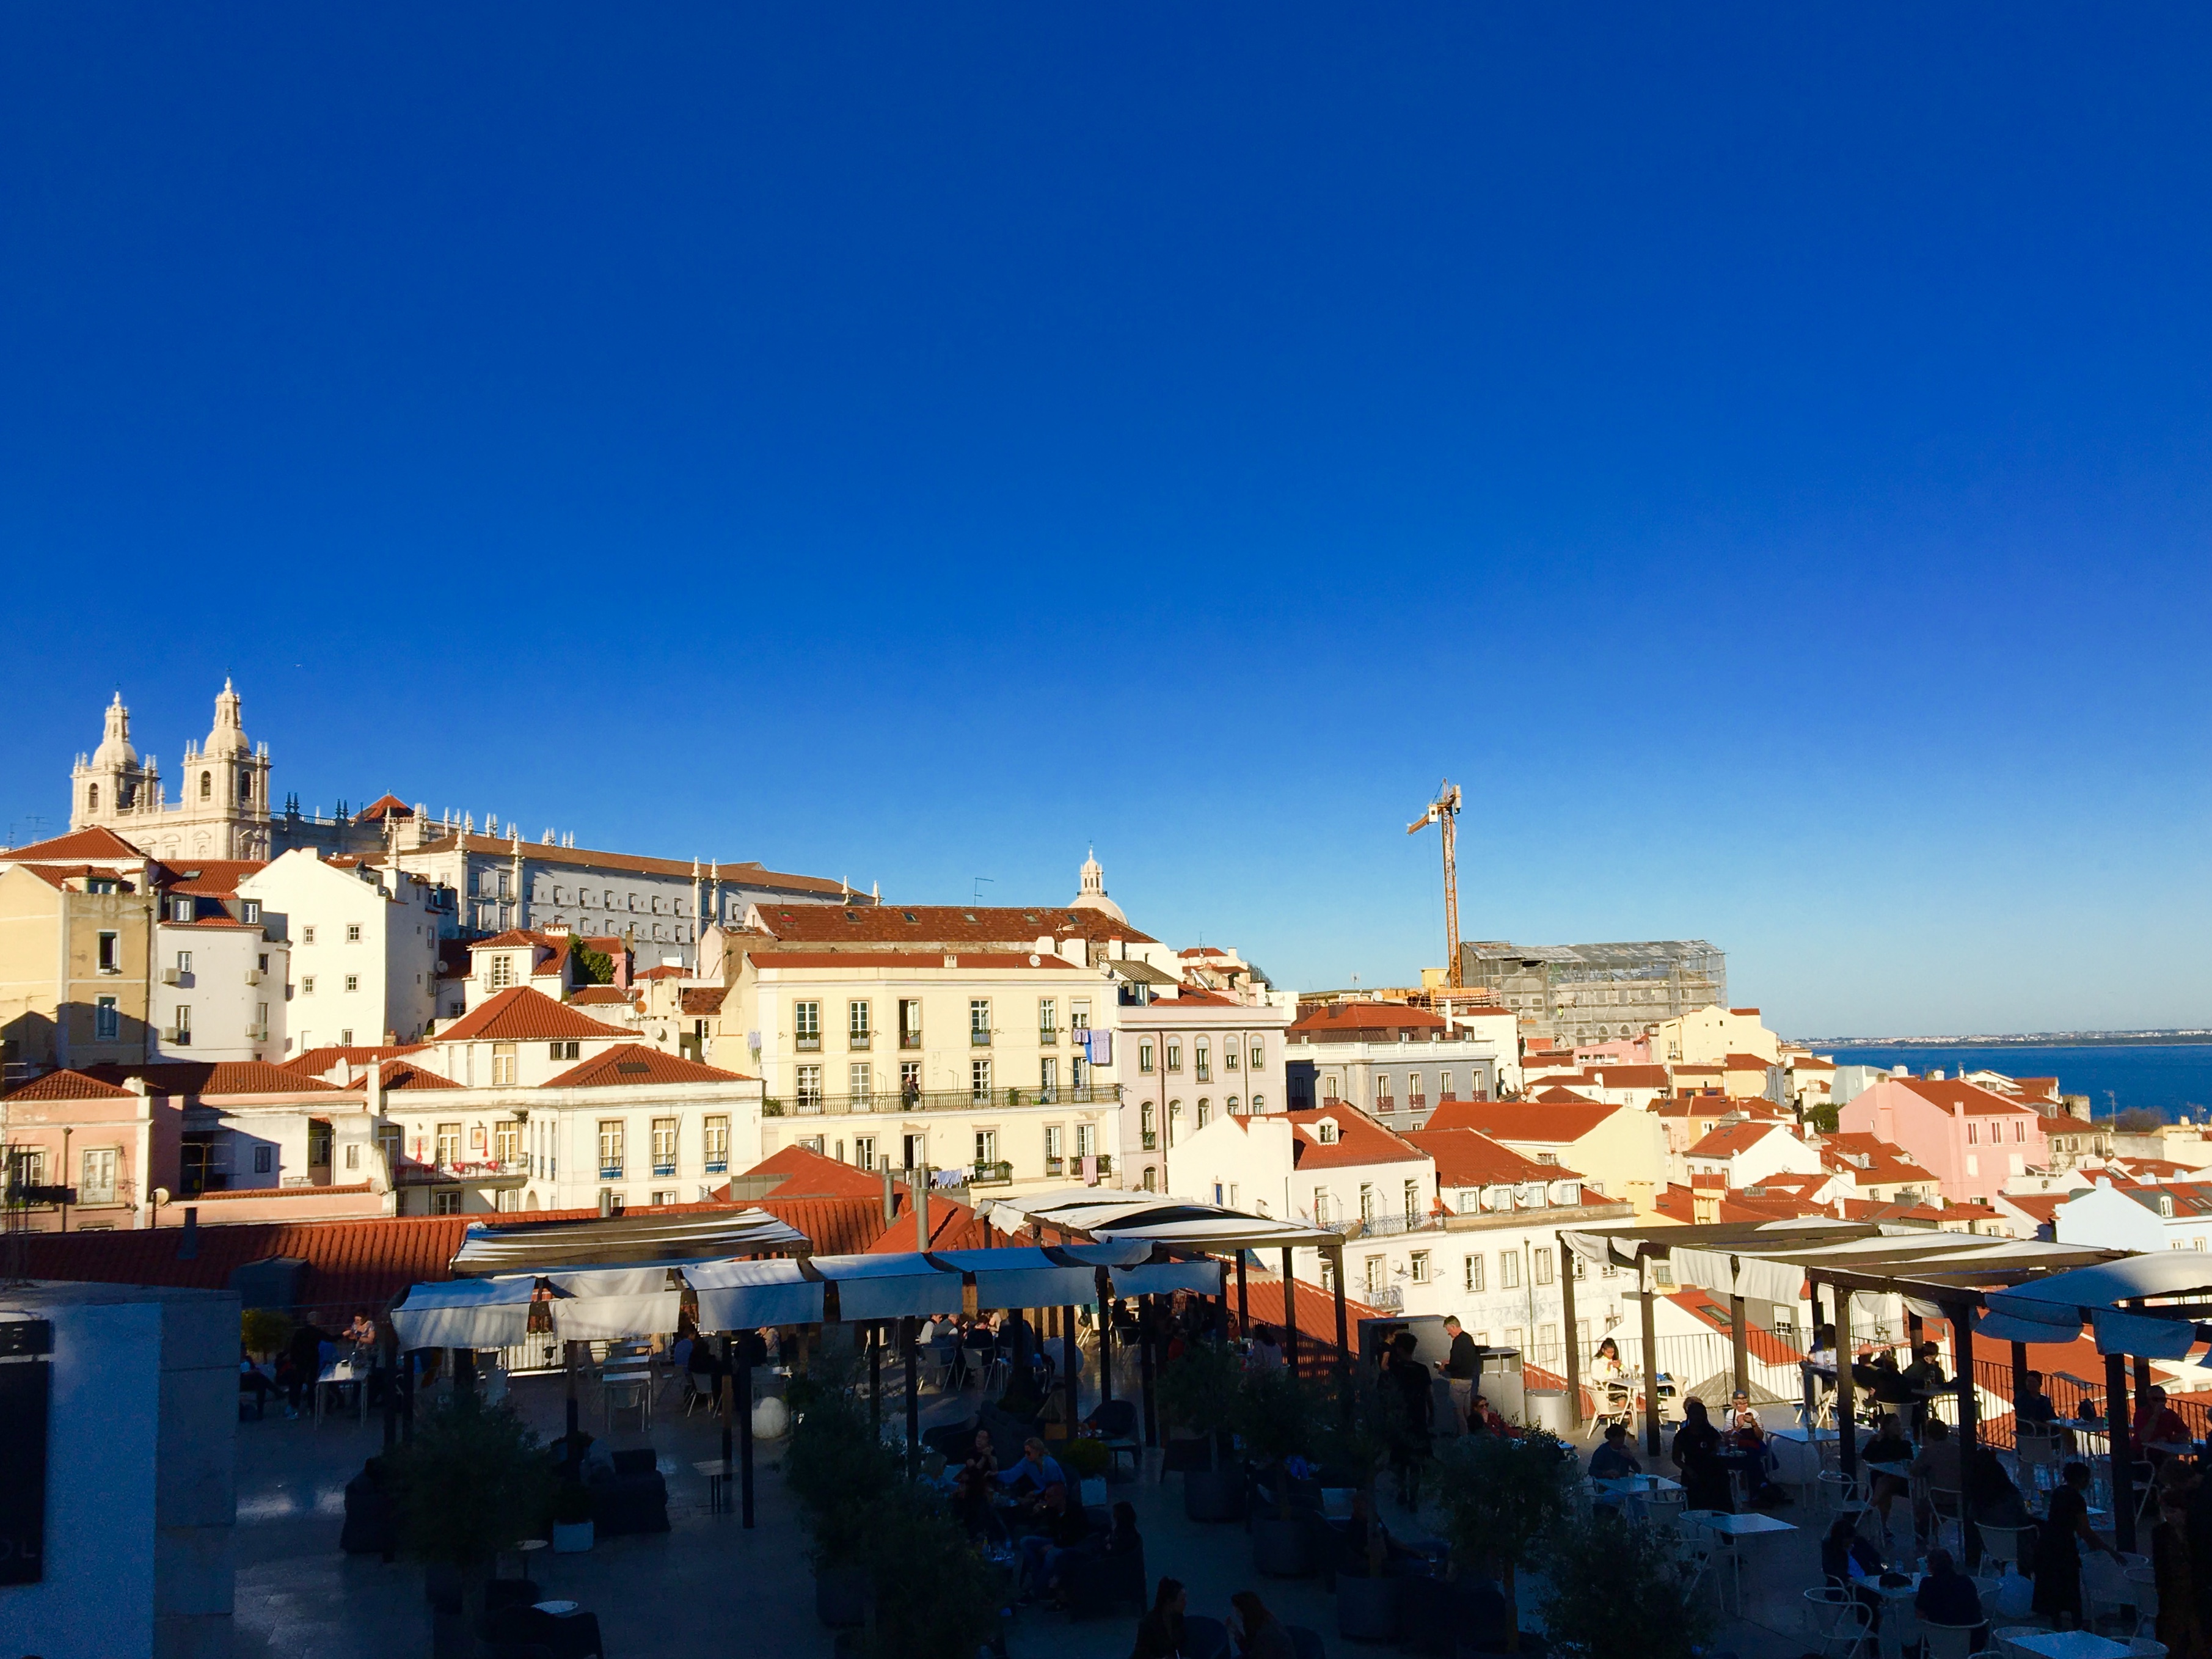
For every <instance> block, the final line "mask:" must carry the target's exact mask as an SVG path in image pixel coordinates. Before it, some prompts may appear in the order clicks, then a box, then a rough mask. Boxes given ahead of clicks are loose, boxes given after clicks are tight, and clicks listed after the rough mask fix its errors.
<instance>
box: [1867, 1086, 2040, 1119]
mask: <svg viewBox="0 0 2212 1659" xmlns="http://www.w3.org/2000/svg"><path fill="white" fill-rule="evenodd" d="M1889 1081H1890V1082H1892V1083H1895V1084H1898V1085H1900V1086H1902V1087H1904V1088H1907V1089H1910V1090H1911V1091H1912V1092H1913V1093H1914V1094H1916V1095H1918V1096H1919V1097H1921V1098H1922V1099H1923V1100H1926V1101H1932V1102H1933V1103H1935V1104H1936V1105H1938V1106H1941V1107H1942V1108H1943V1109H1945V1110H1946V1111H1948V1112H1949V1113H1951V1114H1952V1115H1954V1116H1957V1115H1960V1114H1961V1113H1964V1114H1965V1115H1967V1116H1970V1117H1981V1116H1985V1115H1990V1114H1994V1113H1999V1112H2025V1113H2026V1114H2027V1115H2029V1116H2031V1117H2033V1116H2037V1115H2039V1114H2038V1113H2037V1112H2036V1110H2035V1109H2034V1108H2033V1107H2032V1106H2029V1105H2027V1104H2026V1103H2023V1102H2021V1101H2017V1100H2008V1099H2007V1098H2006V1097H2004V1096H2002V1095H1999V1094H1992V1093H1991V1092H1990V1091H1989V1090H1987V1089H1982V1088H1977V1087H1976V1086H1975V1085H1972V1084H1971V1083H1961V1082H1960V1081H1959V1079H1956V1078H1945V1079H1943V1080H1942V1082H1940V1083H1939V1082H1936V1081H1935V1080H1934V1079H1929V1078H1924V1077H1899V1078H1891V1079H1889Z"/></svg>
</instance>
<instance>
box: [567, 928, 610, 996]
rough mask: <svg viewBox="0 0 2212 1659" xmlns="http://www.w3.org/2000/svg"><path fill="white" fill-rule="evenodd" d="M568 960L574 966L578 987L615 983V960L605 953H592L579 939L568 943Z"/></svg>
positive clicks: (590, 948) (588, 946)
mask: <svg viewBox="0 0 2212 1659" xmlns="http://www.w3.org/2000/svg"><path fill="white" fill-rule="evenodd" d="M568 960H569V962H570V963H573V964H574V968H575V973H576V982H577V983H578V984H579V985H611V984H613V983H614V982H615V959H614V958H613V957H611V956H609V955H608V954H607V953H606V952H605V951H594V950H593V949H592V947H591V946H590V945H586V944H585V943H584V941H583V940H582V939H574V938H572V939H570V940H569V941H568Z"/></svg>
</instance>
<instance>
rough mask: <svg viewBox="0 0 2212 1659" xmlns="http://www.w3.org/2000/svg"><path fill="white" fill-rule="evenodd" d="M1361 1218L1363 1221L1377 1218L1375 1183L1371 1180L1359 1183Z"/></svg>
mask: <svg viewBox="0 0 2212 1659" xmlns="http://www.w3.org/2000/svg"><path fill="white" fill-rule="evenodd" d="M1359 1218H1360V1220H1362V1221H1363V1222H1371V1221H1373V1220H1374V1219H1375V1183H1374V1182H1371V1181H1363V1182H1360V1183H1359Z"/></svg>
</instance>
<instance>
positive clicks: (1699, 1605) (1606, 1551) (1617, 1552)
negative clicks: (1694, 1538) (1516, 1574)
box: [1543, 1509, 1713, 1659]
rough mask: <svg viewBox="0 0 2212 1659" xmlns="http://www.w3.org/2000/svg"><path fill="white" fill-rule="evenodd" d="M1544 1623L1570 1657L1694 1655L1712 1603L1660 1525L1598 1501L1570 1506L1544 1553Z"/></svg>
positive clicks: (1676, 1658)
mask: <svg viewBox="0 0 2212 1659" xmlns="http://www.w3.org/2000/svg"><path fill="white" fill-rule="evenodd" d="M1544 1566H1545V1578H1546V1581H1547V1583H1548V1585H1549V1590H1548V1592H1547V1595H1546V1597H1545V1600H1544V1603H1543V1611H1544V1629H1545V1632H1546V1633H1547V1638H1548V1640H1549V1643H1550V1647H1551V1650H1552V1652H1553V1653H1554V1654H1559V1653H1565V1654H1567V1655H1571V1656H1572V1659H1617V1656H1619V1655H1620V1654H1624V1653H1634V1654H1636V1655H1638V1659H1691V1656H1692V1655H1693V1654H1695V1653H1696V1652H1697V1651H1698V1650H1699V1645H1700V1644H1702V1643H1703V1642H1704V1641H1705V1638H1706V1637H1707V1636H1708V1635H1709V1634H1710V1633H1711V1628H1712V1623H1713V1618H1712V1612H1711V1606H1710V1604H1709V1603H1708V1602H1707V1601H1705V1599H1704V1598H1703V1597H1701V1596H1697V1595H1692V1594H1691V1578H1690V1571H1689V1569H1688V1568H1687V1567H1686V1566H1685V1565H1683V1564H1682V1563H1681V1562H1680V1560H1678V1559H1676V1558H1675V1555H1674V1551H1673V1550H1672V1549H1670V1548H1669V1547H1668V1544H1667V1541H1666V1540H1665V1539H1664V1538H1662V1536H1661V1535H1660V1534H1659V1532H1658V1530H1657V1529H1656V1528H1654V1527H1652V1526H1651V1525H1650V1524H1649V1523H1648V1522H1629V1521H1624V1520H1623V1519H1621V1518H1620V1516H1617V1515H1615V1514H1614V1513H1613V1511H1612V1510H1607V1509H1597V1510H1592V1511H1591V1513H1590V1514H1589V1516H1577V1515H1574V1514H1572V1513H1571V1512H1570V1513H1569V1514H1568V1515H1567V1516H1565V1517H1564V1518H1563V1519H1562V1520H1561V1521H1560V1522H1559V1524H1558V1525H1557V1526H1556V1527H1555V1528H1553V1534H1552V1539H1551V1543H1550V1546H1549V1547H1548V1549H1547V1551H1546V1553H1545V1557H1544Z"/></svg>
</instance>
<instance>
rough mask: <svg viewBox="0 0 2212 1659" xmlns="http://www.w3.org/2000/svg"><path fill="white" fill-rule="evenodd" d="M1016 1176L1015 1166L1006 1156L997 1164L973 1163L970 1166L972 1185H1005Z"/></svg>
mask: <svg viewBox="0 0 2212 1659" xmlns="http://www.w3.org/2000/svg"><path fill="white" fill-rule="evenodd" d="M1013 1178H1014V1166H1013V1165H1012V1164H1009V1163H1007V1162H1006V1160H1005V1159H1004V1158H1001V1159H1000V1160H999V1161H998V1162H997V1163H995V1164H970V1165H969V1168H968V1184H969V1186H971V1187H1004V1186H1006V1185H1007V1184H1008V1183H1009V1182H1012V1180H1013Z"/></svg>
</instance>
